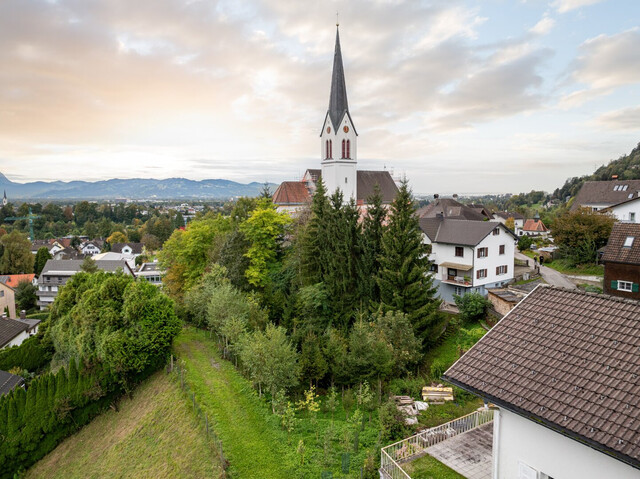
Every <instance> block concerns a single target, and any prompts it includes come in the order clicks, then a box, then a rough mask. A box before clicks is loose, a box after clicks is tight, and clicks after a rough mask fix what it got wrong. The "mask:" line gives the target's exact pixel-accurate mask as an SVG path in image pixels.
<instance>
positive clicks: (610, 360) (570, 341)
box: [443, 286, 640, 468]
mask: <svg viewBox="0 0 640 479" xmlns="http://www.w3.org/2000/svg"><path fill="white" fill-rule="evenodd" d="M638 318H640V302H638V301H632V300H627V299H622V298H614V297H611V296H603V295H598V294H592V293H583V292H579V291H575V290H565V289H560V288H552V287H546V286H539V287H537V288H536V289H535V290H534V291H533V292H532V293H530V294H529V295H528V296H527V297H526V298H525V299H524V300H522V301H521V302H520V303H519V304H518V305H517V306H516V307H515V308H514V309H513V310H511V312H509V313H508V314H507V315H506V316H505V317H504V318H503V319H502V320H501V321H500V322H499V323H498V324H497V325H496V326H495V327H494V328H493V329H492V330H491V331H489V332H488V333H487V334H486V335H485V336H484V338H483V339H481V340H480V341H479V342H478V343H477V344H476V345H475V346H474V347H473V348H471V350H469V352H467V353H466V354H465V355H464V356H462V358H460V359H459V360H458V361H457V362H456V363H455V364H454V365H453V366H451V368H449V369H448V370H447V372H446V373H445V374H444V375H443V378H444V379H446V380H447V381H449V382H451V383H453V384H455V385H458V386H460V387H462V388H464V389H466V390H468V391H471V392H474V393H476V394H478V395H480V396H483V397H484V398H486V399H487V400H489V401H491V402H494V403H495V404H497V405H498V406H500V407H504V408H506V409H508V410H511V411H513V412H515V413H517V414H520V415H522V416H523V417H526V418H528V419H530V420H532V421H535V422H539V423H542V424H544V425H545V426H547V427H549V428H551V429H553V430H556V431H558V432H560V433H561V434H564V435H567V436H569V437H572V438H573V439H576V440H578V441H579V442H582V443H586V444H587V445H589V446H591V447H593V448H595V449H598V450H601V451H604V452H606V453H608V454H610V455H613V456H614V457H616V458H617V459H619V460H622V461H624V462H626V463H628V464H630V465H632V466H633V467H636V468H640V354H639V351H640V328H638Z"/></svg>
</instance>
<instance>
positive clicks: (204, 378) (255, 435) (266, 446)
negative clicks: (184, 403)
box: [174, 329, 295, 479]
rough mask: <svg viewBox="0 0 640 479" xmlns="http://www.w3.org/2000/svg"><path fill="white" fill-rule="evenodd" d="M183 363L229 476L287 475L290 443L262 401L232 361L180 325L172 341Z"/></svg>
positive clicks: (292, 461)
mask: <svg viewBox="0 0 640 479" xmlns="http://www.w3.org/2000/svg"><path fill="white" fill-rule="evenodd" d="M174 348H175V351H176V354H177V355H178V358H179V361H180V362H181V364H182V365H183V366H184V367H185V368H186V371H187V372H186V374H185V380H186V382H187V383H188V385H189V388H190V390H191V391H193V392H194V393H195V395H196V401H197V402H198V404H199V405H200V407H201V409H202V410H203V411H204V412H206V413H207V415H208V418H209V422H210V424H212V427H213V429H214V430H215V432H216V433H217V434H218V436H219V438H220V439H221V441H222V444H223V449H224V454H225V457H226V459H227V460H228V461H229V463H230V467H229V472H230V475H231V477H233V478H234V479H245V478H246V479H251V478H269V479H272V478H273V479H278V478H283V479H290V478H291V477H293V475H294V471H293V470H292V469H293V467H292V464H295V446H291V445H287V437H286V434H285V433H284V432H283V431H281V430H279V428H278V425H277V424H276V422H275V421H276V419H277V418H275V417H274V416H273V415H272V414H271V410H270V409H269V408H268V406H267V405H266V404H265V403H264V402H262V401H260V400H259V399H258V395H257V393H256V392H255V390H254V389H253V387H252V386H251V384H250V383H249V381H247V380H246V379H244V378H243V377H242V376H241V375H240V373H238V372H237V371H236V370H235V368H234V367H233V365H232V364H230V363H229V362H227V361H222V360H221V359H220V356H219V354H218V351H217V348H216V345H215V343H214V342H212V341H210V340H206V339H204V337H203V333H202V332H200V331H196V330H194V329H184V330H183V331H182V333H181V334H180V335H179V336H178V338H176V341H175V343H174Z"/></svg>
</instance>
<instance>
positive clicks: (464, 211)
mask: <svg viewBox="0 0 640 479" xmlns="http://www.w3.org/2000/svg"><path fill="white" fill-rule="evenodd" d="M433 197H434V200H433V201H432V202H431V203H429V204H428V205H426V206H423V207H422V208H418V210H417V211H416V215H417V216H418V217H419V218H436V217H442V218H449V219H454V220H469V221H485V220H487V217H486V216H485V215H484V214H483V213H482V212H481V211H479V210H478V209H477V208H472V207H470V206H467V205H463V204H462V203H460V202H459V201H458V200H457V199H455V198H440V195H438V194H435V195H433Z"/></svg>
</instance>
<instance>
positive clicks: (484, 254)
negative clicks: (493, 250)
mask: <svg viewBox="0 0 640 479" xmlns="http://www.w3.org/2000/svg"><path fill="white" fill-rule="evenodd" d="M487 256H489V248H478V258H486V257H487Z"/></svg>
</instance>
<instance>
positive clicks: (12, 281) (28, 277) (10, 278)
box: [3, 274, 36, 289]
mask: <svg viewBox="0 0 640 479" xmlns="http://www.w3.org/2000/svg"><path fill="white" fill-rule="evenodd" d="M35 276H36V275H35V274H10V275H7V276H4V278H7V279H6V281H3V283H4V284H6V285H7V286H9V287H10V288H13V289H15V288H16V287H17V286H18V284H20V283H22V282H24V281H28V282H29V283H31V282H32V281H33V278H35Z"/></svg>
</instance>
